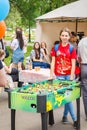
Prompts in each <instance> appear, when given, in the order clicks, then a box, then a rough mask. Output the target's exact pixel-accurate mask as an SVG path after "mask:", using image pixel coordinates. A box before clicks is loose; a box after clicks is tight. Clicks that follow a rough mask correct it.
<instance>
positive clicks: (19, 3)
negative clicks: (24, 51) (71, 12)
mask: <svg viewBox="0 0 87 130" xmlns="http://www.w3.org/2000/svg"><path fill="white" fill-rule="evenodd" d="M9 1H10V3H11V13H10V15H9V16H10V20H9V18H7V20H8V21H11V22H9V23H10V25H11V23H12V21H15V26H16V25H20V23H21V24H22V26H25V27H26V28H29V41H31V38H30V28H31V27H34V26H35V18H36V17H38V16H40V15H42V14H44V13H47V12H49V11H52V10H54V9H56V8H58V7H61V6H63V5H65V4H67V3H71V2H74V1H77V0H56V1H55V0H9ZM13 9H14V10H13ZM14 11H15V12H16V13H15V12H14ZM14 15H15V17H14ZM13 17H14V18H13ZM19 18H20V19H19ZM11 26H12V25H11ZM13 26H14V25H13Z"/></svg>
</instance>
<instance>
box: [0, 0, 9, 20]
mask: <svg viewBox="0 0 87 130" xmlns="http://www.w3.org/2000/svg"><path fill="white" fill-rule="evenodd" d="M9 8H10V5H9V1H8V0H0V21H2V20H4V19H5V18H6V16H7V15H8V13H9Z"/></svg>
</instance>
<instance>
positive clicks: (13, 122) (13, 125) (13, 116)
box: [11, 109, 16, 130]
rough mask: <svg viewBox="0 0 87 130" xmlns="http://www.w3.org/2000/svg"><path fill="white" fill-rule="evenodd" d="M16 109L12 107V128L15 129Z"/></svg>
mask: <svg viewBox="0 0 87 130" xmlns="http://www.w3.org/2000/svg"><path fill="white" fill-rule="evenodd" d="M15 112H16V111H15V110H14V109H11V130H15Z"/></svg>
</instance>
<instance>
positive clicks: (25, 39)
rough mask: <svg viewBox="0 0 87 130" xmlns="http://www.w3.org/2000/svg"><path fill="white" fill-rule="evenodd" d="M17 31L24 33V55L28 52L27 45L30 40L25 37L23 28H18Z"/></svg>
mask: <svg viewBox="0 0 87 130" xmlns="http://www.w3.org/2000/svg"><path fill="white" fill-rule="evenodd" d="M16 31H21V32H22V36H23V40H24V47H23V50H24V53H26V52H27V43H28V40H27V38H26V37H25V35H24V33H23V30H22V28H21V27H17V28H16Z"/></svg>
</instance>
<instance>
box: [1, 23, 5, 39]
mask: <svg viewBox="0 0 87 130" xmlns="http://www.w3.org/2000/svg"><path fill="white" fill-rule="evenodd" d="M5 31H6V25H5V22H4V21H1V22H0V39H2V38H3V36H4V35H5Z"/></svg>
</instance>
